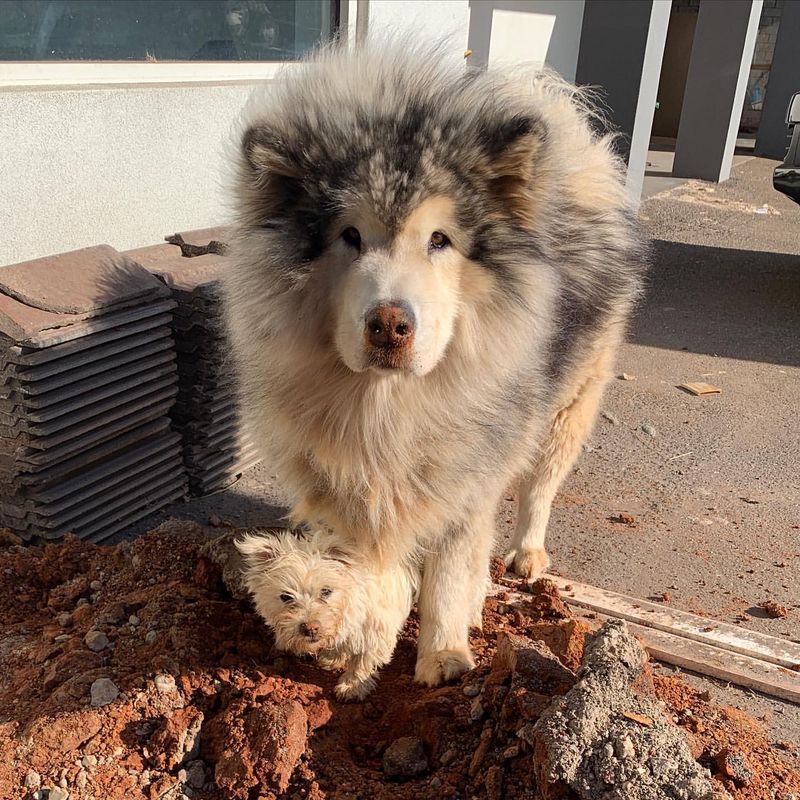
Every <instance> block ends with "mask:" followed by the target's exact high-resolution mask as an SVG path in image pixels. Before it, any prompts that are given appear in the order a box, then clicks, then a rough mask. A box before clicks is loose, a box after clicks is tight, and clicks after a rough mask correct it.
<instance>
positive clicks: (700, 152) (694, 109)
mask: <svg viewBox="0 0 800 800" xmlns="http://www.w3.org/2000/svg"><path fill="white" fill-rule="evenodd" d="M762 5H763V0H702V2H701V3H700V13H699V15H698V17H697V27H696V28H695V32H694V42H693V44H692V57H691V60H690V61H689V75H688V77H687V79H686V93H685V94H684V96H683V108H682V109H681V122H680V125H679V126H678V140H677V142H676V143H675V162H674V163H673V166H672V174H673V175H674V176H675V177H678V178H703V179H704V180H707V181H726V180H728V178H729V177H730V174H731V164H732V162H733V150H734V148H735V147H736V135H737V133H738V131H739V121H740V120H741V118H742V107H743V105H744V96H745V92H746V91H747V78H748V75H749V74H750V65H751V64H752V62H753V50H754V49H755V46H756V35H757V34H758V20H759V18H760V17H761V6H762Z"/></svg>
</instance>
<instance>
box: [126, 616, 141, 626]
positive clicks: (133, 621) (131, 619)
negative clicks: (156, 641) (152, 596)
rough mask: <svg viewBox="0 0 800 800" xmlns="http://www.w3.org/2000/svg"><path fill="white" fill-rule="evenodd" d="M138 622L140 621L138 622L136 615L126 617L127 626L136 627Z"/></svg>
mask: <svg viewBox="0 0 800 800" xmlns="http://www.w3.org/2000/svg"><path fill="white" fill-rule="evenodd" d="M139 621H140V620H139V617H137V616H136V614H131V615H130V616H129V617H128V624H129V625H133V626H136V625H138V624H139Z"/></svg>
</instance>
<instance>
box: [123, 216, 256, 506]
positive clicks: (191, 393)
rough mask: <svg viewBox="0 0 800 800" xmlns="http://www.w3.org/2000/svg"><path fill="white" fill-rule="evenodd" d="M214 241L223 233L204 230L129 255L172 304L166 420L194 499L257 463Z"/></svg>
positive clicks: (219, 247) (220, 254) (220, 247)
mask: <svg viewBox="0 0 800 800" xmlns="http://www.w3.org/2000/svg"><path fill="white" fill-rule="evenodd" d="M219 239H224V230H223V229H219V228H208V229H204V230H199V231H192V232H188V233H183V234H176V235H175V236H173V237H168V241H171V242H172V244H164V245H155V246H153V247H145V248H141V249H139V250H131V251H128V253H127V255H129V256H130V257H131V258H133V259H134V260H135V261H137V262H138V263H140V264H142V265H143V266H144V267H145V268H146V269H148V270H150V271H151V272H152V273H153V275H156V276H157V277H158V278H160V279H161V281H163V283H164V284H165V285H166V286H167V287H169V289H170V291H171V292H172V297H173V299H174V300H175V301H176V303H177V308H176V309H175V312H174V322H173V333H174V336H175V348H176V351H177V354H178V397H177V400H176V402H175V405H174V406H173V408H172V411H171V415H172V420H173V423H174V426H175V428H176V430H177V431H179V433H180V434H181V437H182V440H183V457H184V464H185V466H186V472H187V475H188V479H189V490H190V492H191V493H192V494H193V495H205V494H209V493H211V492H215V491H218V490H220V489H223V488H225V487H226V486H229V485H230V484H231V483H233V482H234V481H235V480H236V479H237V478H238V477H239V476H241V474H242V473H243V472H244V471H245V470H247V469H249V468H250V467H252V466H254V465H255V464H256V463H257V462H258V461H259V456H258V454H257V452H256V448H255V446H254V444H253V442H252V440H251V438H250V437H249V436H248V435H247V433H246V432H245V431H244V429H243V426H242V422H241V420H240V416H239V408H238V400H237V395H236V389H235V382H234V380H233V375H232V372H231V369H230V356H229V352H228V345H227V341H226V337H225V334H224V331H223V328H222V321H221V311H220V287H219V277H220V275H221V273H222V270H224V269H225V261H226V258H225V255H224V250H225V248H224V244H223V243H222V242H220V241H219Z"/></svg>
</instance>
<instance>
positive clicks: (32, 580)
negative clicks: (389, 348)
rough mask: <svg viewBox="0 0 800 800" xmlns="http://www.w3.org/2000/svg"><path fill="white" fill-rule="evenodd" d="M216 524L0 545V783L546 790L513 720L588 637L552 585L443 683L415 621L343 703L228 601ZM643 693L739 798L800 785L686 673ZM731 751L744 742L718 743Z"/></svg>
mask: <svg viewBox="0 0 800 800" xmlns="http://www.w3.org/2000/svg"><path fill="white" fill-rule="evenodd" d="M218 532H219V531H216V533H218ZM213 533H214V531H213V530H212V529H209V528H203V527H201V526H198V525H195V524H194V523H184V522H169V523H165V524H164V525H162V526H161V527H160V528H158V529H156V530H154V531H151V532H150V533H148V534H146V535H144V536H142V537H141V538H139V539H137V540H136V541H134V542H131V543H122V544H119V545H116V546H113V547H105V546H103V547H101V546H95V545H91V544H87V543H84V542H80V541H79V540H77V539H74V538H71V539H68V540H67V541H66V542H65V543H64V544H61V545H45V546H41V547H39V546H33V547H23V546H21V545H20V544H19V543H18V542H15V541H14V540H13V539H7V540H3V542H2V543H0V797H2V798H4V799H5V798H13V800H34V798H37V800H43V798H45V797H48V795H49V797H50V798H51V799H52V798H54V797H58V796H59V793H61V794H63V795H64V796H67V795H68V796H69V800H88V799H89V798H93V800H99V799H100V798H102V800H122V799H123V798H125V800H139V798H142V799H143V800H156V798H165V800H183V798H186V797H188V798H192V800H257V799H260V800H274V799H277V798H304V800H323V798H331V799H333V798H336V800H373V798H375V799H376V800H389V798H391V799H392V800H395V798H396V799H397V800H412V798H413V800H418V799H421V800H426V799H427V798H432V799H433V798H436V800H439V798H466V797H470V798H472V797H477V798H484V797H485V798H490V799H491V800H500V798H505V799H507V800H521V799H522V798H537V797H540V796H541V793H542V791H543V789H542V787H541V786H537V774H538V766H537V765H538V760H537V757H536V755H535V752H534V748H533V746H532V745H531V743H530V741H529V740H528V737H527V736H526V735H524V734H526V733H527V732H528V731H530V730H531V728H532V727H533V726H535V725H536V724H537V723H538V721H539V720H540V719H541V718H543V715H546V714H547V713H548V708H550V706H551V704H552V703H553V698H554V697H555V698H558V697H560V696H566V695H568V694H569V693H570V692H572V691H574V690H575V687H576V686H577V685H578V683H576V681H580V680H581V678H578V677H576V673H577V672H578V670H579V669H580V667H581V663H582V660H583V657H584V645H585V643H586V641H587V635H588V631H589V629H588V628H587V626H586V625H585V623H583V622H582V621H579V620H576V619H574V618H572V617H571V616H570V612H569V610H568V609H567V607H566V606H565V605H564V604H563V602H562V601H561V599H560V598H559V596H558V591H557V589H556V587H555V586H554V585H553V584H552V583H550V582H548V581H540V582H537V583H534V584H533V585H532V586H531V587H529V590H528V593H527V594H526V595H525V596H524V601H523V602H522V603H513V604H512V603H509V602H505V601H503V600H501V599H497V598H490V599H488V600H487V602H486V606H485V610H484V618H483V630H482V631H478V630H474V631H473V632H472V635H471V645H472V647H473V650H474V652H475V654H476V659H477V667H476V668H475V669H474V670H473V671H471V672H470V673H468V674H466V675H465V676H463V678H462V679H461V680H460V681H459V682H456V683H454V684H451V685H448V686H444V687H441V688H438V689H426V688H423V687H420V686H417V685H416V684H414V682H413V674H414V660H415V643H416V636H417V627H418V624H417V620H416V617H415V616H414V615H412V617H411V619H410V620H409V622H408V624H407V625H406V628H405V630H404V631H403V633H402V635H401V637H400V640H399V642H398V646H397V650H396V653H395V657H394V659H393V661H392V663H391V664H389V665H388V666H387V667H386V668H385V669H384V670H382V671H381V674H380V676H379V682H378V689H377V691H376V692H375V693H374V694H373V695H371V696H370V697H369V698H368V699H367V700H366V701H365V702H363V703H351V704H344V703H340V702H338V701H337V700H336V699H335V696H334V694H333V687H334V685H335V683H336V680H337V677H338V675H337V674H336V673H335V672H328V671H324V670H322V669H321V668H320V667H319V666H318V665H316V664H315V663H313V662H311V661H307V660H302V659H297V658H294V657H291V656H288V655H286V654H284V653H280V652H276V651H275V648H274V646H273V642H272V639H271V637H270V635H269V634H268V632H267V630H266V629H265V627H264V625H263V624H262V622H261V621H260V619H259V618H258V617H257V615H256V614H255V613H254V612H253V610H252V608H251V606H250V604H249V602H248V600H247V599H246V598H243V597H241V598H238V597H233V596H232V594H231V592H230V591H229V590H228V588H226V584H225V580H224V579H223V578H228V579H230V571H231V565H230V564H229V563H221V562H219V561H218V560H215V557H214V555H213V552H210V551H213V549H214V548H209V546H208V545H207V542H208V540H209V535H211V534H213ZM230 533H231V535H235V534H236V532H235V531H231V532H230ZM226 535H227V534H226ZM229 582H230V580H229ZM508 588H509V590H511V588H512V587H511V585H509V587H508ZM510 593H511V592H509V595H510ZM237 594H238V592H237ZM89 634H91V635H89ZM101 644H102V647H100V645H101ZM92 645H93V646H92ZM654 687H655V691H656V694H657V695H658V697H659V698H660V699H663V700H664V702H665V703H666V707H667V713H668V714H669V715H671V716H673V717H674V718H675V720H677V724H678V725H679V726H680V727H681V728H683V730H684V731H685V733H686V735H687V736H688V737H690V738H689V741H690V742H691V747H692V752H693V754H695V755H696V757H697V758H699V759H700V763H701V765H702V766H703V767H705V768H707V769H709V770H711V772H712V774H713V776H714V781H715V785H717V786H718V787H720V788H722V787H725V788H726V789H727V790H728V791H729V792H730V794H731V795H732V796H733V797H734V798H735V800H766V799H767V798H771V800H772V798H773V795H772V794H770V791H771V790H772V789H774V788H775V787H776V786H786V787H787V790H786V791H787V792H790V791H800V772H798V769H797V757H796V753H795V751H794V750H793V749H778V748H776V747H772V746H771V745H770V743H769V741H768V740H767V738H766V736H765V734H764V733H763V731H761V732H760V733H758V731H760V729H759V727H758V726H757V724H756V723H754V722H753V721H752V720H749V718H747V717H745V715H742V714H741V713H740V712H734V711H733V710H725V709H719V708H718V707H716V706H714V705H713V704H709V703H705V702H704V701H702V700H700V699H698V698H697V697H695V696H694V695H692V694H691V690H689V689H688V688H687V687H685V686H683V684H681V683H679V682H676V683H674V684H673V683H671V684H667V683H664V682H663V680H661V681H659V680H658V679H657V680H655V681H653V680H652V679H650V677H649V676H645V677H644V678H642V679H641V680H640V681H639V682H638V684H637V690H639V691H641V692H642V693H643V695H644V696H647V697H651V696H652V692H653V690H654ZM626 710H628V711H641V710H642V709H641V707H639V706H636V707H633V708H630V709H626ZM648 712H649V707H648ZM692 721H694V722H696V723H697V725H698V726H702V727H698V728H697V729H695V728H693V727H692V725H691V723H692ZM628 722H630V720H629V721H628ZM748 726H749V727H748ZM744 731H746V732H747V735H745V734H744V733H743V732H744ZM748 736H749V737H750V738H749V739H748V738H747V737H748ZM759 736H760V737H761V738H758V737H759ZM726 747H727V748H729V749H731V748H733V749H734V750H735V751H736V752H735V753H733V754H728V755H727V756H724V757H723V756H719V753H720V752H721V751H722V750H723V749H725V748H726ZM738 753H740V754H741V756H742V758H741V759H738V758H737V754H738ZM720 765H721V766H720ZM744 767H746V770H749V773H750V775H751V777H750V779H749V782H746V783H743V782H742V776H745V775H746V774H747V773H746V771H745V770H744ZM774 776H777V778H774ZM788 796H789V795H788V794H787V798H788ZM780 800H784V799H783V798H780Z"/></svg>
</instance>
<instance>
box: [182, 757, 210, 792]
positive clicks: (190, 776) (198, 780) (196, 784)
mask: <svg viewBox="0 0 800 800" xmlns="http://www.w3.org/2000/svg"><path fill="white" fill-rule="evenodd" d="M186 783H188V784H189V786H191V787H192V788H193V789H202V788H203V786H205V783H206V770H205V766H204V764H203V762H202V761H193V762H192V763H191V764H188V765H187V767H186Z"/></svg>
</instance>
